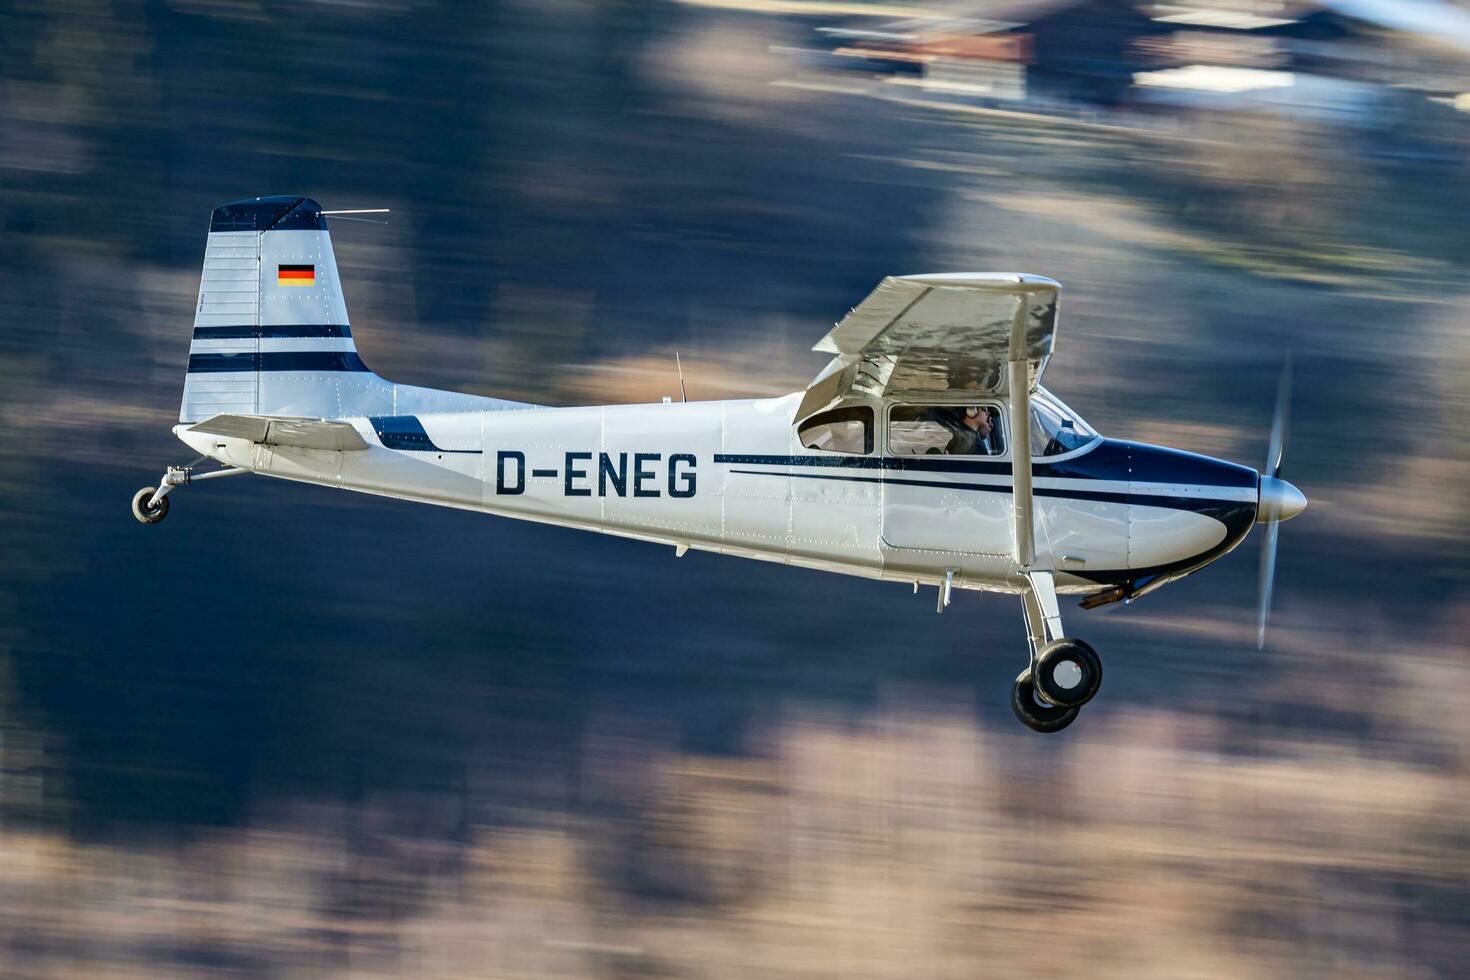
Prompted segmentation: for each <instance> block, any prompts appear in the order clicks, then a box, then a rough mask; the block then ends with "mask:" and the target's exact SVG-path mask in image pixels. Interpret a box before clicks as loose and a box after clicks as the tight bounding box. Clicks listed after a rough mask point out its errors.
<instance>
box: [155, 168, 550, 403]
mask: <svg viewBox="0 0 1470 980" xmlns="http://www.w3.org/2000/svg"><path fill="white" fill-rule="evenodd" d="M524 407H526V406H524V405H522V404H521V403H519V402H510V401H504V400H502V399H498V398H486V397H483V396H479V395H470V394H463V393H460V392H454V391H438V390H435V389H432V388H419V387H416V386H414V385H402V384H394V383H392V382H390V381H385V380H384V379H382V378H380V377H378V376H377V375H376V374H374V373H373V372H372V371H369V370H368V367H367V365H366V364H364V363H363V362H362V358H360V357H358V356H357V348H356V346H354V344H353V342H352V329H351V328H350V327H349V326H348V325H347V304H346V302H345V301H344V299H343V297H342V281H341V279H339V278H338V277H337V260H336V258H335V257H334V256H333V255H332V238H331V235H329V234H328V232H327V219H326V217H325V216H324V215H323V214H322V209H321V206H320V205H318V204H317V203H316V202H315V201H313V200H312V199H311V198H309V197H296V196H289V197H256V198H251V199H250V200H246V201H235V202H234V203H232V204H226V205H223V206H222V207H218V208H215V209H214V215H213V216H212V217H211V219H210V222H209V241H208V243H207V244H206V245H205V249H204V272H203V275H202V276H201V277H200V281H199V303H198V305H197V306H196V307H195V311H194V336H193V339H192V340H191V342H190V345H189V373H188V376H187V377H186V379H185V381H184V402H183V405H182V407H181V408H180V410H179V421H180V422H184V423H192V422H202V421H204V420H205V419H209V418H213V417H214V416H216V415H273V416H290V417H293V418H324V419H332V418H348V417H366V416H389V415H399V414H411V413H415V412H467V411H488V410H492V409H506V408H524Z"/></svg>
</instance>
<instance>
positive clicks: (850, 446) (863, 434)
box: [796, 405, 873, 456]
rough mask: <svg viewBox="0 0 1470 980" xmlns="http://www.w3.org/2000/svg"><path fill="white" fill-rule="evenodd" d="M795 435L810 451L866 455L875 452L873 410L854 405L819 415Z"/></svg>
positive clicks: (812, 418)
mask: <svg viewBox="0 0 1470 980" xmlns="http://www.w3.org/2000/svg"><path fill="white" fill-rule="evenodd" d="M796 434H797V436H798V437H799V438H800V439H801V444H802V445H803V446H805V447H806V448H808V449H820V450H822V451H823V452H828V453H852V454H854V455H860V456H861V455H866V454H868V453H871V452H872V451H873V410H872V409H871V408H869V407H868V406H866V405H854V406H852V407H850V408H834V409H832V411H830V412H820V413H818V414H816V415H813V416H812V417H811V418H809V419H807V420H806V421H805V422H803V423H801V428H799V429H797V430H796Z"/></svg>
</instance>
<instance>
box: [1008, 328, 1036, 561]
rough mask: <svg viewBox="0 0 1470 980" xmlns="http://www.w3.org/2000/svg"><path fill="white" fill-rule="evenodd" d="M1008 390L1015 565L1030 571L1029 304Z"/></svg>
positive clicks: (1013, 351)
mask: <svg viewBox="0 0 1470 980" xmlns="http://www.w3.org/2000/svg"><path fill="white" fill-rule="evenodd" d="M1006 369H1007V373H1008V377H1007V379H1006V381H1007V384H1006V387H1007V388H1009V389H1010V400H1011V484H1012V493H1011V512H1012V514H1013V515H1014V517H1015V531H1016V535H1015V536H1016V546H1015V549H1014V550H1015V559H1016V564H1017V565H1018V566H1020V569H1021V570H1022V571H1028V570H1029V569H1030V568H1031V564H1032V563H1033V562H1034V561H1035V560H1036V535H1035V531H1034V529H1033V527H1032V499H1031V365H1030V363H1029V361H1028V351H1027V347H1026V304H1025V303H1021V304H1019V308H1018V309H1017V310H1016V317H1015V320H1014V321H1013V322H1012V323H1011V339H1010V352H1009V354H1008V355H1007V357H1006Z"/></svg>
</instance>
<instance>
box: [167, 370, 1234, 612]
mask: <svg viewBox="0 0 1470 980" xmlns="http://www.w3.org/2000/svg"><path fill="white" fill-rule="evenodd" d="M800 398H801V394H800V393H797V394H794V395H789V396H786V397H783V398H769V399H755V400H742V401H719V402H691V403H662V404H652V405H606V406H592V407H585V408H540V407H529V406H527V407H509V408H498V409H496V410H491V411H458V412H448V413H427V414H426V413H422V412H421V413H419V414H417V415H408V416H389V417H374V418H363V417H359V418H347V419H346V420H345V421H347V422H349V423H350V424H351V425H353V427H354V428H356V429H357V431H358V432H359V434H360V435H361V436H362V437H363V439H364V440H365V441H366V442H367V443H368V447H369V448H367V449H365V450H357V451H347V452H341V451H329V450H316V449H301V448H295V447H286V446H271V445H261V444H256V443H251V442H249V441H247V440H244V439H236V438H228V437H221V436H217V435H209V434H204V433H200V432H197V431H191V430H190V429H189V428H188V427H187V426H183V425H181V426H179V427H178V428H176V430H175V431H176V433H177V434H178V435H179V437H180V438H181V439H183V440H184V441H185V442H186V443H188V444H189V445H190V446H191V447H193V448H194V449H196V450H197V451H199V452H200V453H202V454H204V455H207V456H211V457H213V458H215V459H217V460H219V461H220V462H222V463H225V464H227V465H230V466H238V467H242V468H245V469H248V470H251V471H254V472H256V473H259V474H263V475H266V476H274V477H281V478H285V479H290V480H299V481H303V482H308V483H315V484H320V485H323V486H332V487H341V488H344V489H351V490H358V491H362V492H366V493H375V494H382V495H385V496H391V497H398V498H403V499H408V500H416V501H421V502H425V503H432V504H439V505H443V506H450V507H458V508H463V509H467V510H477V511H484V512H486V513H490V514H496V515H500V516H504V517H514V518H522V519H527V520H534V521H541V522H546V523H552V524H559V525H563V526H567V527H576V528H583V529H587V530H596V531H602V532H606V533H610V534H617V535H623V536H627V537H632V538H638V539H642V540H647V541H654V542H660V543H663V544H668V545H673V546H675V547H677V548H680V549H682V548H684V547H689V548H694V549H698V550H705V551H713V552H718V553H721V554H730V555H737V556H740V557H745V558H758V559H762V560H768V561H778V562H783V563H789V564H793V565H801V566H806V567H811V568H817V569H822V570H826V571H835V572H842V573H845V574H851V575H861V576H865V577H870V578H884V579H892V580H898V581H905V582H917V581H922V582H925V583H934V582H938V581H942V580H943V579H944V578H945V576H946V574H947V573H953V576H954V584H955V585H956V586H959V587H962V588H971V589H986V590H995V591H1007V592H1010V591H1017V590H1019V588H1020V587H1021V586H1020V570H1019V569H1018V567H1017V564H1016V561H1015V557H1014V537H1013V535H1014V530H1013V528H1014V524H1013V515H1012V508H1011V500H1012V497H1011V483H1012V478H1011V475H1010V472H1009V465H1010V464H1009V460H1010V456H1009V455H1008V454H1007V455H1004V456H997V457H990V458H984V459H976V458H961V457H917V458H914V457H911V458H907V459H905V458H902V457H892V456H888V455H886V449H887V446H886V442H885V439H886V431H885V429H886V427H885V426H879V429H880V431H879V434H878V441H877V445H876V446H875V447H874V451H873V452H872V453H871V454H868V455H866V456H862V457H856V458H855V457H851V456H844V455H841V454H836V453H825V452H820V451H816V450H811V449H807V448H804V447H803V446H802V445H801V444H800V442H799V441H798V439H797V435H796V431H795V429H794V428H793V413H794V412H795V409H796V405H797V403H798V402H799V400H800ZM876 407H877V408H879V409H880V412H881V410H882V409H883V408H885V407H886V406H885V405H877V406H876ZM1001 407H1002V408H1003V406H1001ZM880 417H882V416H881V415H880ZM1007 431H1009V424H1008V420H1007ZM1129 453H1132V454H1133V456H1129V455H1128V454H1129ZM1093 454H1097V455H1096V456H1094V455H1093ZM1155 455H1158V456H1159V458H1158V459H1155V458H1154V456H1155ZM1134 456H1136V457H1137V465H1135V460H1134ZM1165 456H1166V457H1167V459H1164V457H1165ZM1104 457H1108V458H1109V459H1112V460H1114V462H1111V463H1106V464H1105V465H1103V463H1099V465H1090V464H1089V463H1088V460H1089V459H1094V460H1098V461H1102V460H1103V458H1104ZM1144 457H1147V459H1145V458H1144ZM1118 460H1126V461H1127V462H1126V464H1125V463H1120V462H1117V461H1118ZM1160 460H1163V462H1162V463H1161V462H1160ZM1150 461H1151V462H1150ZM1144 462H1150V465H1142V463H1144ZM1221 467H1224V468H1229V471H1230V478H1229V479H1225V480H1220V479H1214V478H1213V476H1212V474H1213V473H1215V472H1216V470H1217V469H1218V468H1221ZM1033 471H1034V482H1035V488H1036V494H1037V496H1036V514H1037V519H1036V564H1037V565H1038V566H1039V567H1047V568H1051V569H1054V570H1055V572H1056V580H1057V585H1058V588H1059V591H1066V592H1074V593H1075V592H1093V591H1097V590H1099V589H1100V588H1102V587H1104V586H1105V585H1107V584H1118V583H1122V582H1131V581H1132V580H1134V579H1135V578H1136V579H1138V580H1140V581H1142V580H1143V579H1147V578H1151V579H1159V578H1161V577H1162V576H1168V577H1169V578H1174V577H1178V576H1179V575H1181V574H1187V573H1188V572H1189V571H1193V570H1195V569H1196V568H1198V567H1202V566H1203V564H1207V563H1208V562H1209V561H1212V560H1214V559H1215V558H1217V557H1219V556H1220V555H1221V554H1223V553H1224V552H1225V551H1228V550H1229V549H1230V548H1231V547H1234V545H1235V544H1237V543H1238V542H1239V540H1240V539H1241V538H1243V537H1244V534H1245V531H1247V530H1248V529H1249V524H1250V522H1251V521H1253V520H1254V511H1255V507H1256V493H1257V491H1256V486H1255V483H1254V481H1253V480H1251V479H1248V478H1246V477H1244V476H1243V475H1242V472H1243V473H1245V474H1249V475H1250V477H1254V473H1253V471H1249V470H1245V469H1244V468H1243V467H1233V466H1232V465H1231V464H1226V463H1220V462H1219V461H1216V460H1207V459H1206V458H1205V457H1194V456H1189V454H1183V453H1175V452H1174V451H1172V450H1162V449H1156V448H1155V447H1139V446H1133V445H1132V444H1127V443H1114V442H1110V441H1109V440H1105V439H1101V438H1099V439H1095V440H1093V441H1092V442H1091V443H1089V444H1088V445H1086V446H1083V447H1081V448H1079V449H1077V450H1075V451H1073V452H1071V453H1067V454H1064V455H1061V456H1056V457H1047V458H1041V457H1038V458H1036V459H1035V461H1034V464H1033ZM1135 471H1138V472H1139V473H1141V476H1135ZM1225 484H1231V485H1225ZM1203 504H1210V505H1213V506H1214V509H1213V510H1212V509H1211V508H1210V507H1209V506H1203ZM1247 515H1248V516H1247ZM1242 521H1243V522H1244V523H1243V524H1242ZM1160 584H1162V583H1160Z"/></svg>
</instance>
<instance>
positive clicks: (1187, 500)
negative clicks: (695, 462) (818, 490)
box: [716, 457, 1241, 514]
mask: <svg viewBox="0 0 1470 980" xmlns="http://www.w3.org/2000/svg"><path fill="white" fill-rule="evenodd" d="M716 458H717V459H718V457H716ZM730 472H731V473H742V474H745V475H747V476H786V477H790V478H792V479H794V480H843V481H846V482H848V483H881V484H896V485H898V486H905V487H934V488H936V489H940V490H977V491H981V492H985V491H989V492H991V493H1004V494H1009V493H1011V492H1012V489H1011V488H1010V487H1008V486H1004V485H992V484H983V483H945V482H943V481H940V480H905V479H902V478H900V477H884V476H837V475H835V474H825V473H777V472H773V471H770V470H731V471H730ZM1031 492H1032V493H1033V494H1035V495H1036V496H1038V497H1060V498H1064V499H1068V500H1094V501H1099V502H1103V503H1112V504H1131V505H1133V506H1139V507H1163V508H1167V509H1169V510H1191V511H1195V512H1198V513H1205V514H1209V513H1210V512H1212V511H1216V510H1218V509H1220V508H1222V507H1223V508H1234V507H1239V506H1241V501H1239V500H1212V499H1209V498H1205V497H1164V496H1155V495H1153V494H1146V493H1113V492H1108V491H1105V490H1065V489H1058V488H1054V487H1033V488H1032V490H1031Z"/></svg>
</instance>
